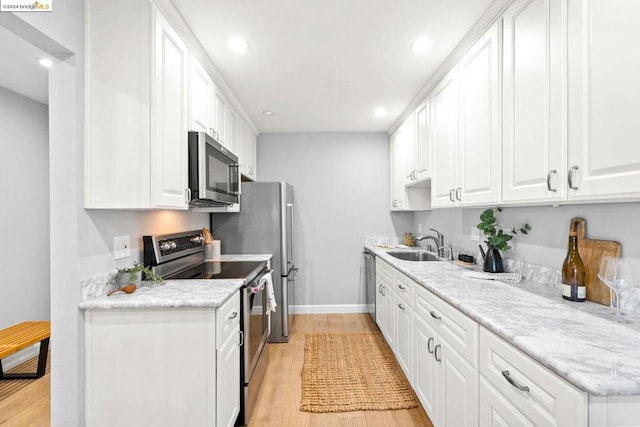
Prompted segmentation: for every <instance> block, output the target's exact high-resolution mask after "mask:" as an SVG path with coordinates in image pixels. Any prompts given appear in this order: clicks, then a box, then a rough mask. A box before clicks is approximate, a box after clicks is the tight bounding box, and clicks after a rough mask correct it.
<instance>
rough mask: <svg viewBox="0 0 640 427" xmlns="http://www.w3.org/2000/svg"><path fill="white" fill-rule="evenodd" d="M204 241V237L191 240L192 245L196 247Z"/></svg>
mask: <svg viewBox="0 0 640 427" xmlns="http://www.w3.org/2000/svg"><path fill="white" fill-rule="evenodd" d="M203 240H204V237H202V236H195V237H192V238H191V243H193V244H194V245H202V241H203Z"/></svg>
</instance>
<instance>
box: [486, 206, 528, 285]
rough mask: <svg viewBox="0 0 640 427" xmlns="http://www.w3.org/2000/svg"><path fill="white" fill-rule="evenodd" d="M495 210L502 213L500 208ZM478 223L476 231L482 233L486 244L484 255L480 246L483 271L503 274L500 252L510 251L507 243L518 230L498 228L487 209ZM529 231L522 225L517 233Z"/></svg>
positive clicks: (491, 210) (492, 215)
mask: <svg viewBox="0 0 640 427" xmlns="http://www.w3.org/2000/svg"><path fill="white" fill-rule="evenodd" d="M496 210H497V211H498V212H501V211H502V209H500V208H497V209H496ZM480 221H481V222H480V224H478V229H479V230H481V231H482V232H483V233H484V236H485V237H486V240H485V241H484V242H485V243H486V244H487V252H486V253H485V252H484V251H483V250H482V246H480V250H481V251H482V256H483V257H484V264H483V270H484V271H486V272H488V273H503V272H504V263H503V262H502V255H501V254H500V251H506V250H508V249H511V246H509V241H510V240H511V239H513V237H514V236H515V235H516V234H518V230H516V228H515V227H513V228H511V230H507V229H503V228H500V227H499V226H498V222H497V220H496V217H495V214H494V209H487V210H485V211H484V212H482V214H480ZM529 230H531V226H530V225H529V224H527V223H524V224H522V225H521V226H520V230H519V231H520V233H522V234H528V233H529Z"/></svg>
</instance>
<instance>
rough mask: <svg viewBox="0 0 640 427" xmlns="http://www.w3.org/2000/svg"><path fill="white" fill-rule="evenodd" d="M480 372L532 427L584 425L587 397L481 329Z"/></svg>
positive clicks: (498, 338) (501, 340) (585, 422)
mask: <svg viewBox="0 0 640 427" xmlns="http://www.w3.org/2000/svg"><path fill="white" fill-rule="evenodd" d="M479 370H480V374H481V375H482V376H484V377H485V378H486V379H487V380H488V381H489V382H490V383H491V385H492V386H493V387H495V388H496V390H498V391H499V392H500V393H501V394H502V395H503V396H504V397H506V398H507V400H509V401H510V402H511V404H512V405H513V406H514V407H515V408H516V409H517V410H518V412H520V413H521V414H523V415H524V416H526V417H527V419H529V420H530V421H531V423H532V424H534V425H536V426H561V427H571V426H576V427H577V426H584V425H586V424H587V402H588V400H587V393H585V392H582V391H580V390H578V389H577V388H575V387H573V386H572V385H571V384H569V383H567V382H566V381H564V380H563V379H562V378H560V377H558V376H557V375H555V374H554V373H553V372H551V371H549V370H548V369H546V368H545V367H544V366H542V365H540V364H539V363H538V362H536V361H535V360H533V359H531V358H530V357H529V356H527V355H525V354H524V353H522V352H521V351H520V350H518V349H516V348H515V347H513V346H512V345H511V344H509V343H507V342H506V341H504V340H503V339H501V338H500V337H498V336H496V335H495V334H493V333H492V332H490V331H488V330H487V329H485V328H480V367H479ZM509 379H510V380H511V381H513V384H511V383H510V381H509Z"/></svg>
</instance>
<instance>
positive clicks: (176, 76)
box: [151, 10, 189, 209]
mask: <svg viewBox="0 0 640 427" xmlns="http://www.w3.org/2000/svg"><path fill="white" fill-rule="evenodd" d="M155 28H156V37H155V91H154V102H153V104H152V105H153V106H154V110H155V114H154V119H155V121H154V129H155V132H152V135H151V140H152V144H151V155H152V158H153V162H152V163H151V169H152V177H153V178H154V179H153V180H152V182H151V189H152V193H151V194H152V200H153V201H152V203H153V205H154V206H155V207H184V208H185V209H186V205H187V200H186V194H185V192H186V188H187V186H188V183H187V105H188V104H187V103H188V72H189V62H188V60H189V49H188V48H187V45H186V43H185V42H184V41H183V40H182V38H181V37H180V36H179V35H178V33H177V32H176V31H175V30H174V29H173V27H172V26H171V24H170V23H169V22H168V21H167V19H166V18H165V17H164V15H162V13H160V12H159V11H158V10H155Z"/></svg>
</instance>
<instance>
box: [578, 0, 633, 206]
mask: <svg viewBox="0 0 640 427" xmlns="http://www.w3.org/2000/svg"><path fill="white" fill-rule="evenodd" d="M638 22H640V2H638V1H637V0H589V1H587V0H582V1H572V2H569V39H568V40H569V65H568V69H569V108H568V111H569V127H568V129H569V153H568V158H569V161H568V174H569V176H568V184H569V187H570V188H569V192H568V194H569V196H568V197H569V199H570V200H625V199H629V198H634V199H637V198H639V197H640V143H639V142H638V140H639V139H640V120H638V112H639V111H640V80H639V79H638V75H640V56H639V55H638V54H637V51H636V50H635V48H634V46H635V43H636V42H637V41H638V40H639V39H640V26H639V25H638Z"/></svg>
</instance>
